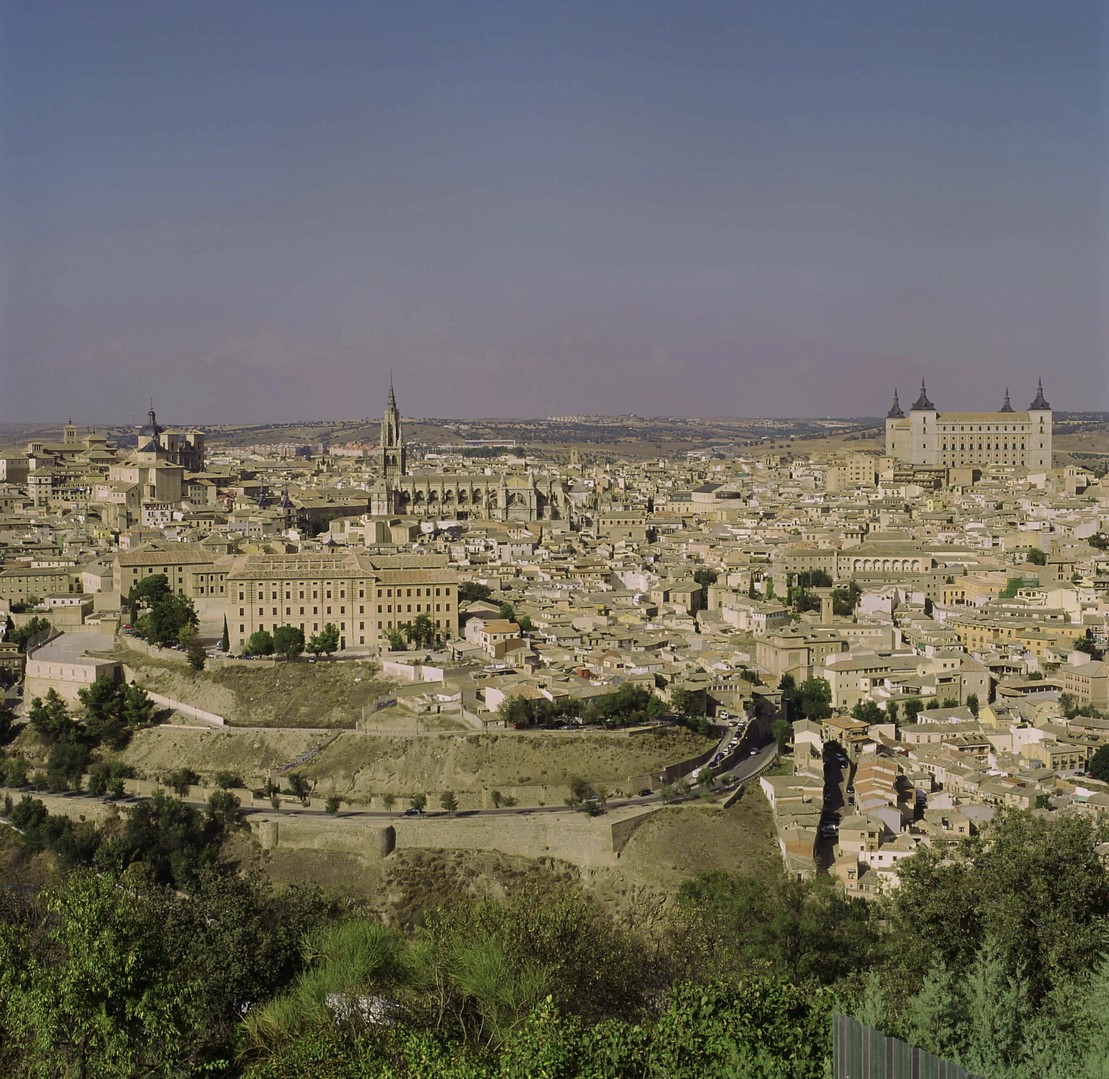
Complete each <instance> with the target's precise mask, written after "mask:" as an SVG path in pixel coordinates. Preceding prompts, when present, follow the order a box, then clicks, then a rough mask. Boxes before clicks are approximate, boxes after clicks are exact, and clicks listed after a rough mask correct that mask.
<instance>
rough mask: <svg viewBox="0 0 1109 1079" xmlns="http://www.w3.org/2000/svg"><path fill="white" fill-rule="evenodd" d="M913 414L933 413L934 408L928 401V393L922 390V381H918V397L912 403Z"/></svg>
mask: <svg viewBox="0 0 1109 1079" xmlns="http://www.w3.org/2000/svg"><path fill="white" fill-rule="evenodd" d="M912 411H914V412H922V411H923V412H935V411H936V406H935V405H934V404H932V402H931V401H929V400H928V391H927V390H926V389H925V388H924V379H921V380H920V396H919V397H918V398H917V399H916V401H915V402H913V408H912Z"/></svg>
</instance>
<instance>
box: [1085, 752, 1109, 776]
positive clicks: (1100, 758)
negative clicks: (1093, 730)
mask: <svg viewBox="0 0 1109 1079" xmlns="http://www.w3.org/2000/svg"><path fill="white" fill-rule="evenodd" d="M1088 767H1089V771H1090V775H1092V776H1093V777H1094V779H1100V780H1101V781H1102V782H1103V783H1109V745H1104V746H1099V747H1098V750H1097V752H1096V753H1094V755H1093V756H1092V757H1091V758H1090V763H1089V765H1088Z"/></svg>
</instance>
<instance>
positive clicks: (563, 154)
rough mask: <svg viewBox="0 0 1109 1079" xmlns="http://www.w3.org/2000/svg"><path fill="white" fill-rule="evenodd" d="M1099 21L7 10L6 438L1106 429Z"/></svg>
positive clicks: (980, 7)
mask: <svg viewBox="0 0 1109 1079" xmlns="http://www.w3.org/2000/svg"><path fill="white" fill-rule="evenodd" d="M1106 10H1107V9H1106V8H1105V7H1104V5H1102V4H1100V3H1094V2H1092V0H1091V2H1087V0H1073V2H1068V3H1066V4H1058V3H1049V2H1031V0H1008V2H1006V3H1004V4H1002V3H998V2H996V0H994V2H991V3H978V2H975V0H957V2H956V0H921V2H913V0H892V2H891V0H883V2H854V0H843V2H837V3H830V2H828V0H819V2H818V0H806V2H789V0H779V2H773V3H771V2H764V0H753V2H746V3H742V4H741V3H737V2H735V0H732V2H730V3H716V2H703V3H697V2H691V3H686V4H675V3H668V4H663V3H657V2H655V0H636V2H634V3H630V2H629V3H604V2H595V3H574V2H558V3H555V2H549V3H532V2H529V0H514V2H512V3H507V2H504V3H480V2H477V3H467V2H465V0H455V2H453V3H420V2H408V3H403V4H401V3H395V4H391V3H366V2H364V0H363V2H359V3H353V2H349V3H348V2H345V0H337V2H325V3H319V2H317V3H289V2H282V0H267V2H265V3H253V2H247V0H236V3H234V4H227V3H206V2H203V0H197V2H191V3H188V4H184V3H171V2H168V0H167V2H165V3H155V4H151V3H149V2H142V3H130V2H126V0H120V2H113V3H111V4H89V3H70V2H54V3H50V4H32V3H17V2H12V0H8V2H6V3H3V4H0V41H2V44H0V49H2V50H3V51H2V53H0V137H2V140H3V142H2V145H0V420H7V421H12V420H21V419H34V420H50V419H59V420H64V419H65V418H66V417H68V416H70V415H72V416H73V418H74V419H75V420H78V421H79V422H86V423H108V422H129V421H131V420H136V419H141V415H142V413H143V412H144V410H145V404H146V400H147V398H148V397H150V396H153V397H154V398H155V399H156V401H157V403H158V406H159V412H160V414H162V415H164V416H165V417H166V418H167V419H171V420H173V421H174V422H198V423H204V422H213V423H214V422H234V421H237V420H238V421H243V422H264V421H267V420H273V421H277V420H284V419H295V418H305V419H322V418H332V417H355V416H365V415H376V414H377V413H379V412H380V410H381V408H382V406H383V404H384V399H385V394H386V383H387V378H388V371H389V370H390V369H393V370H394V372H395V381H396V386H397V393H398V397H399V400H400V403H401V406H402V408H403V410H404V411H405V412H406V413H407V414H411V415H421V416H480V415H524V416H541V415H547V414H552V413H565V412H589V411H605V412H636V413H640V414H659V413H663V414H687V415H709V416H744V415H748V416H749V415H779V416H782V415H845V414H856V415H857V414H863V413H870V414H873V413H877V412H883V411H884V410H885V408H886V407H887V406H888V398H889V394H890V391H891V389H892V387H893V386H894V385H899V386H900V387H901V389H902V391H903V395H907V394H909V393H910V391H911V390H912V389H913V388H915V386H916V385H917V384H918V382H919V379H920V377H921V376H922V375H925V376H927V378H928V380H929V389H930V392H931V396H932V398H933V400H935V401H936V402H937V404H938V405H939V407H940V408H943V407H948V408H960V407H983V408H984V407H998V406H999V405H1000V399H1001V392H1002V390H1003V388H1004V386H1005V385H1009V386H1010V387H1011V389H1012V390H1013V397H1014V403H1015V404H1016V405H1017V407H1021V406H1022V405H1024V404H1026V403H1027V402H1026V401H1025V400H1024V398H1026V397H1027V398H1029V399H1031V397H1032V395H1033V393H1034V388H1035V380H1036V378H1037V377H1038V376H1039V375H1041V374H1042V376H1043V378H1044V382H1045V388H1046V390H1047V395H1048V398H1049V400H1051V401H1052V403H1053V404H1054V405H1055V406H1056V407H1057V408H1109V387H1107V380H1109V359H1107V343H1109V330H1107V326H1109V312H1107V308H1106V292H1107V290H1106V285H1107V273H1106V267H1107V264H1109V229H1107V217H1106V202H1105V194H1106V186H1107V181H1109V171H1107V159H1109V155H1107V144H1106V138H1107V131H1109V116H1107V109H1106V93H1107V91H1106V87H1107V81H1109V80H1107V70H1109V69H1107V22H1106Z"/></svg>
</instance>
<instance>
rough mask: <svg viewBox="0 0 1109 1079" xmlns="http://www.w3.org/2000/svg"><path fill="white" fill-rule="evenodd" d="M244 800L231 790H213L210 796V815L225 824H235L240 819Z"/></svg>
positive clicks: (219, 822) (212, 818)
mask: <svg viewBox="0 0 1109 1079" xmlns="http://www.w3.org/2000/svg"><path fill="white" fill-rule="evenodd" d="M241 806H242V802H240V801H239V799H238V797H237V796H236V795H234V794H232V793H231V792H230V791H226V790H219V791H213V792H212V793H211V794H210V795H209V796H208V816H209V818H210V819H211V820H213V821H215V822H217V823H218V824H221V825H223V826H225V827H226V826H230V825H233V824H235V823H236V822H237V821H238V819H239V809H240V808H241Z"/></svg>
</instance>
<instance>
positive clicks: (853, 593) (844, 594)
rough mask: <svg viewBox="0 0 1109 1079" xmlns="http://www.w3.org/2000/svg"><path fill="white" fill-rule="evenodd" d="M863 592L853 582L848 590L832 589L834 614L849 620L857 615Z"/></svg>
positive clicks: (848, 586)
mask: <svg viewBox="0 0 1109 1079" xmlns="http://www.w3.org/2000/svg"><path fill="white" fill-rule="evenodd" d="M862 594H863V590H862V589H861V588H860V587H859V586H858V585H857V584H855V582H854V581H852V582H851V583H850V584H848V585H847V587H846V588H833V589H832V614H834V615H839V616H840V617H841V618H848V617H850V616H851V615H853V614H854V613H855V608H856V607H857V606H858V604H859V597H860V596H862Z"/></svg>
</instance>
